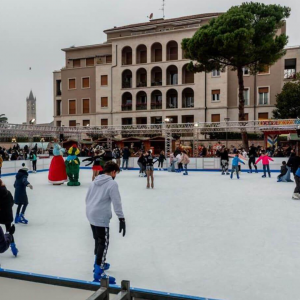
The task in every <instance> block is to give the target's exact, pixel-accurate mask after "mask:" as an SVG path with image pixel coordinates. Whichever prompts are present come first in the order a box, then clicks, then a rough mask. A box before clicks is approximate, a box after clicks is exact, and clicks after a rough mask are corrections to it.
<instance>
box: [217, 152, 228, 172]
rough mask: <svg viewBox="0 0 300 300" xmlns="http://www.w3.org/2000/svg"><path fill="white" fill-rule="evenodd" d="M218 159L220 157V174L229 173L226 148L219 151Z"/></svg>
mask: <svg viewBox="0 0 300 300" xmlns="http://www.w3.org/2000/svg"><path fill="white" fill-rule="evenodd" d="M219 155H220V159H221V167H222V175H225V174H226V175H229V174H230V173H229V172H228V164H229V156H228V150H227V148H223V149H222V150H221V151H220V153H219Z"/></svg>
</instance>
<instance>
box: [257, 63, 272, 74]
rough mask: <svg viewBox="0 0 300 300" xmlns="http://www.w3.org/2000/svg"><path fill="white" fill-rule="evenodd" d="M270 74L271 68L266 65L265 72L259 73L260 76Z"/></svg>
mask: <svg viewBox="0 0 300 300" xmlns="http://www.w3.org/2000/svg"><path fill="white" fill-rule="evenodd" d="M269 74H270V66H268V65H265V66H264V67H263V70H262V71H260V72H258V75H269Z"/></svg>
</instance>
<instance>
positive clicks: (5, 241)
mask: <svg viewBox="0 0 300 300" xmlns="http://www.w3.org/2000/svg"><path fill="white" fill-rule="evenodd" d="M14 233H15V225H12V227H11V228H10V230H9V231H8V232H6V233H5V234H4V232H3V230H2V227H1V226H0V253H4V252H5V251H6V250H7V249H8V248H9V245H11V244H12V241H13V234H14Z"/></svg>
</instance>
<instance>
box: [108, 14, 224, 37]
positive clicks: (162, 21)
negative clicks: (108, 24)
mask: <svg viewBox="0 0 300 300" xmlns="http://www.w3.org/2000/svg"><path fill="white" fill-rule="evenodd" d="M221 14H222V13H206V14H198V15H191V16H185V17H180V18H172V19H163V18H162V19H154V20H150V21H148V22H144V23H136V24H130V25H125V26H120V27H117V26H116V27H114V28H111V29H106V30H104V32H105V33H109V32H113V31H119V30H124V29H132V28H134V27H141V26H149V25H162V24H168V23H174V22H180V21H191V20H195V21H196V20H197V19H204V18H211V17H218V16H219V15H221Z"/></svg>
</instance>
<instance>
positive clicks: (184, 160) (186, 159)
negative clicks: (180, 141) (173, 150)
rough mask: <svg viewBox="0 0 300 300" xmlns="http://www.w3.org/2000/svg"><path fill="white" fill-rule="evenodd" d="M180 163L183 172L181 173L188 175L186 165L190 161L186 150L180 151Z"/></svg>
mask: <svg viewBox="0 0 300 300" xmlns="http://www.w3.org/2000/svg"><path fill="white" fill-rule="evenodd" d="M181 163H182V165H183V167H184V171H185V172H184V173H183V175H188V171H187V165H188V164H189V163H190V158H189V157H188V155H187V153H186V151H184V150H183V151H182V152H181Z"/></svg>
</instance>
